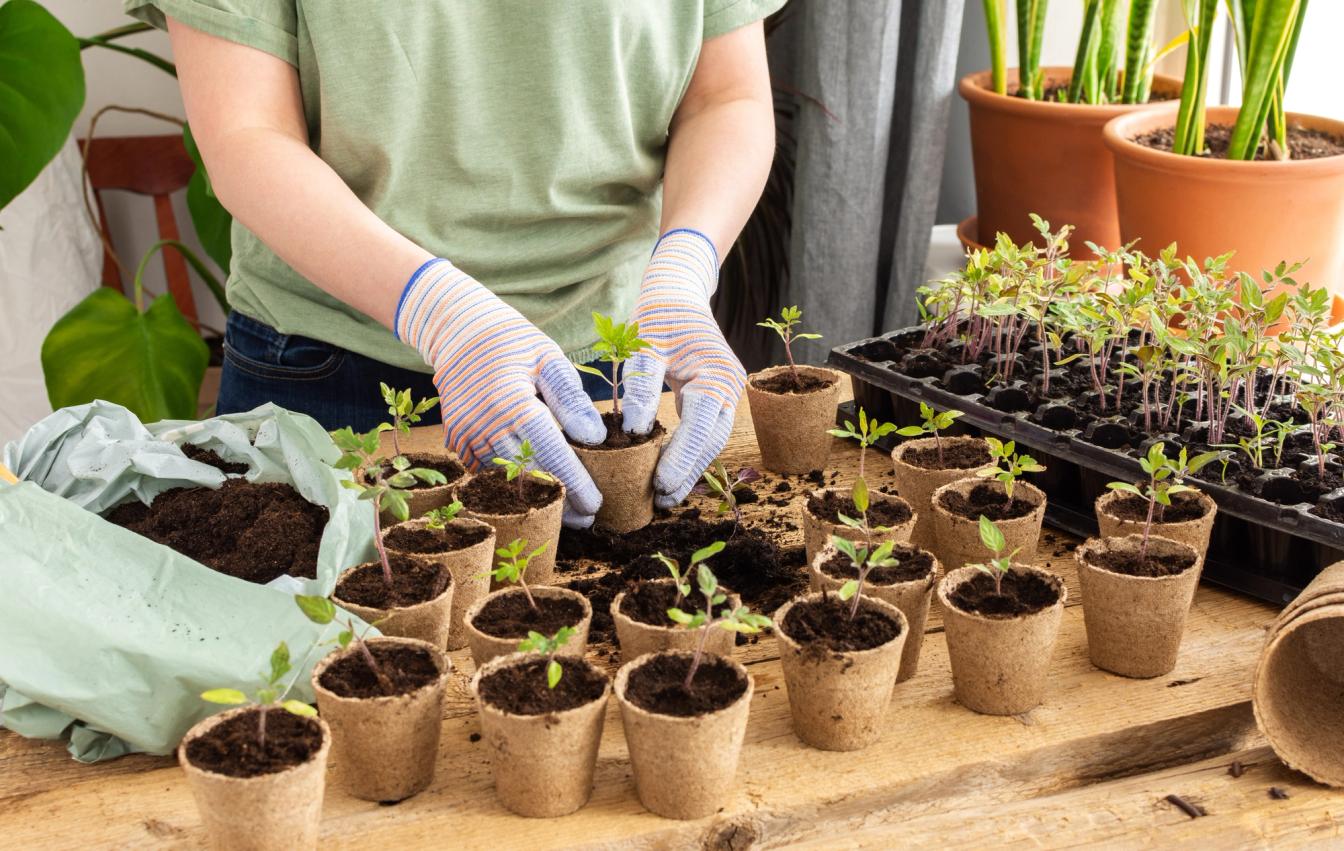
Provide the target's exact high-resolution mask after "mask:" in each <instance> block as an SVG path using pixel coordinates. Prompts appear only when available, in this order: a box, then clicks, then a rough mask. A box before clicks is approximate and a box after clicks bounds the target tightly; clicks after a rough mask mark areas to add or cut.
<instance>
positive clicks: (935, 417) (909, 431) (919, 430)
mask: <svg viewBox="0 0 1344 851" xmlns="http://www.w3.org/2000/svg"><path fill="white" fill-rule="evenodd" d="M919 416H920V417H921V418H922V419H923V420H924V422H923V423H921V424H920V425H908V426H903V427H901V428H899V429H897V430H896V433H897V434H899V435H900V436H901V437H919V436H920V435H922V434H927V435H931V436H932V437H933V445H934V446H935V447H937V449H938V465H939V466H942V464H943V439H942V438H941V437H940V436H939V435H938V433H939V432H940V431H942V430H943V429H946V428H951V427H952V423H953V421H954V420H956V418H957V417H959V416H961V411H943V412H942V413H939V412H938V411H935V410H934V409H933V406H932V405H928V404H925V403H924V402H920V403H919Z"/></svg>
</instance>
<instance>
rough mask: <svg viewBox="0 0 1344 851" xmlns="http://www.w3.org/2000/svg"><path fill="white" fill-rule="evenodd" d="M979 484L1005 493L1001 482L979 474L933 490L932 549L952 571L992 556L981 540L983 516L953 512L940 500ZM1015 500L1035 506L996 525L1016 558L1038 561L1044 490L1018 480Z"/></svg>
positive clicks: (966, 493)
mask: <svg viewBox="0 0 1344 851" xmlns="http://www.w3.org/2000/svg"><path fill="white" fill-rule="evenodd" d="M979 485H989V486H990V487H992V488H994V489H995V490H996V491H998V492H999V493H1000V494H1003V493H1004V490H1003V484H1002V483H1000V482H998V481H997V480H995V479H981V478H978V477H977V478H970V479H958V480H957V481H955V482H952V483H951V484H947V485H943V486H942V487H940V488H938V490H936V491H934V492H933V536H934V541H935V543H934V545H933V546H931V547H929V549H930V550H932V551H933V552H934V553H935V554H936V555H937V556H938V561H940V562H942V564H943V566H944V567H945V568H946V569H947V570H949V571H951V570H955V569H957V568H959V567H962V566H964V565H967V564H978V563H980V562H983V561H984V560H985V559H986V558H987V557H988V556H989V553H988V552H987V551H986V550H985V545H984V544H982V543H981V542H980V518H979V517H963V516H962V515H960V514H954V513H953V512H951V511H948V510H947V509H946V508H944V507H943V505H942V504H941V502H940V501H941V499H942V495H943V494H945V493H959V494H961V495H962V496H966V495H968V494H969V493H970V492H971V491H972V490H973V489H974V488H976V487H977V486H979ZM1005 499H1006V496H1005ZM1013 499H1022V500H1025V501H1027V502H1029V503H1032V504H1033V505H1034V506H1035V507H1034V508H1033V509H1032V510H1031V511H1030V512H1028V513H1027V514H1024V515H1022V516H1021V517H1014V518H1013V519H1011V520H995V521H994V525H995V526H998V527H999V531H1000V532H1002V533H1003V538H1004V540H1005V541H1006V542H1007V544H1008V548H1007V549H1006V550H1005V551H1004V552H1005V553H1014V552H1015V555H1013V558H1014V559H1016V560H1018V561H1021V562H1024V563H1028V564H1029V563H1031V562H1033V561H1035V560H1036V545H1037V544H1038V543H1040V540H1041V523H1042V522H1043V521H1044V520H1045V493H1044V492H1043V491H1041V489H1040V488H1038V487H1036V486H1035V485H1032V484H1028V483H1027V482H1023V481H1018V482H1016V483H1015V484H1014V485H1013Z"/></svg>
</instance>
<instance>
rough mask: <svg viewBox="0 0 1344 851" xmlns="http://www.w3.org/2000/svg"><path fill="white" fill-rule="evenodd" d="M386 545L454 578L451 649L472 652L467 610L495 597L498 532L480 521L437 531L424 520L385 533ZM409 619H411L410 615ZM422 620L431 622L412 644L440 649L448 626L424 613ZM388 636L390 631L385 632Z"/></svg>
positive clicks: (449, 616) (456, 522) (437, 616)
mask: <svg viewBox="0 0 1344 851" xmlns="http://www.w3.org/2000/svg"><path fill="white" fill-rule="evenodd" d="M383 543H384V545H385V546H386V548H387V549H388V550H389V551H390V552H399V553H405V554H407V555H408V556H409V557H410V558H412V559H413V560H415V561H419V562H422V563H424V564H426V565H430V566H437V567H439V568H441V569H442V570H444V571H446V572H447V573H448V574H450V575H451V576H452V580H453V581H452V585H453V596H452V600H451V605H450V606H449V608H448V613H447V626H446V629H447V637H446V638H445V642H446V645H445V646H446V647H447V649H449V650H459V649H461V648H463V647H466V646H467V632H466V625H465V623H464V620H465V618H466V613H467V610H468V609H470V608H471V607H472V605H474V604H475V602H476V601H477V600H479V599H480V598H482V597H484V596H485V595H486V594H488V593H489V592H490V574H489V571H490V569H491V568H492V567H493V566H494V556H495V530H494V529H493V528H492V527H491V526H490V525H489V524H488V523H484V522H482V521H480V520H469V519H466V518H461V517H459V518H457V519H455V520H453V521H451V522H450V523H448V524H447V525H446V526H444V528H442V529H434V528H431V527H430V525H429V523H428V521H426V520H424V519H415V520H409V521H407V522H405V523H401V524H398V525H396V526H394V527H392V528H391V529H389V530H387V531H386V532H384V533H383ZM407 617H409V613H408V615H407ZM418 617H423V619H424V621H425V626H424V630H423V631H420V628H419V627H416V628H415V629H416V630H417V634H412V633H410V632H409V631H408V632H406V633H402V634H408V635H410V637H412V638H423V639H424V640H426V641H429V642H430V643H435V644H436V643H437V641H438V638H437V634H436V633H435V632H433V631H431V630H442V629H443V628H444V622H443V621H442V620H441V619H440V617H441V615H440V614H439V613H438V612H436V613H435V614H433V615H431V614H430V613H429V612H427V611H426V612H424V613H422V614H421V615H419V616H418ZM383 632H384V633H385V634H387V633H388V630H386V629H384V630H383Z"/></svg>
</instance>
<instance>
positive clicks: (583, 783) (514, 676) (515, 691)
mask: <svg viewBox="0 0 1344 851" xmlns="http://www.w3.org/2000/svg"><path fill="white" fill-rule="evenodd" d="M556 661H557V662H559V663H560V665H561V670H562V671H563V674H562V675H561V677H560V681H559V682H557V683H556V685H555V688H550V687H548V685H547V677H546V668H547V662H548V659H547V657H545V656H541V655H538V654H535V653H511V654H509V655H508V656H499V657H496V658H495V659H492V660H490V661H489V662H487V663H486V664H485V665H483V666H481V667H480V668H478V669H477V670H476V673H475V675H474V676H472V678H471V693H472V695H473V696H474V697H475V699H476V711H477V712H478V713H479V714H480V719H481V736H482V738H484V739H485V744H486V747H488V748H489V750H490V762H491V766H492V768H493V770H494V775H495V796H496V797H497V798H499V802H500V803H501V804H503V805H504V807H505V808H506V809H508V810H509V811H510V812H513V813H517V814H518V815H520V816H529V817H532V818H554V817H556V816H563V815H566V814H568V813H572V812H574V811H575V810H577V809H579V808H580V807H582V806H583V805H584V804H586V803H588V798H589V796H590V795H592V792H593V769H594V767H595V766H596V765H597V747H598V743H599V742H601V740H602V725H603V722H604V721H605V720H606V716H607V712H606V709H607V697H608V696H609V695H610V694H611V682H610V680H608V679H607V675H606V674H604V673H602V671H600V670H598V668H597V667H596V666H594V665H593V664H592V663H591V662H588V661H586V660H584V659H581V658H577V657H559V658H557V659H556Z"/></svg>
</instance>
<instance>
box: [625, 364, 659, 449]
mask: <svg viewBox="0 0 1344 851" xmlns="http://www.w3.org/2000/svg"><path fill="white" fill-rule="evenodd" d="M666 372H667V361H666V360H664V359H663V358H662V357H660V356H658V355H657V354H655V353H654V352H652V351H650V350H648V349H645V350H643V351H640V352H636V353H635V356H634V357H632V358H630V360H629V361H627V362H626V363H625V365H624V366H623V374H624V375H625V376H626V378H625V379H624V380H623V381H622V383H621V389H622V394H621V410H622V414H621V428H622V429H624V430H625V431H628V432H631V433H633V434H648V433H649V430H650V429H651V428H653V422H654V420H655V419H657V418H658V401H659V399H661V398H662V395H663V377H664V375H665V374H666Z"/></svg>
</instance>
